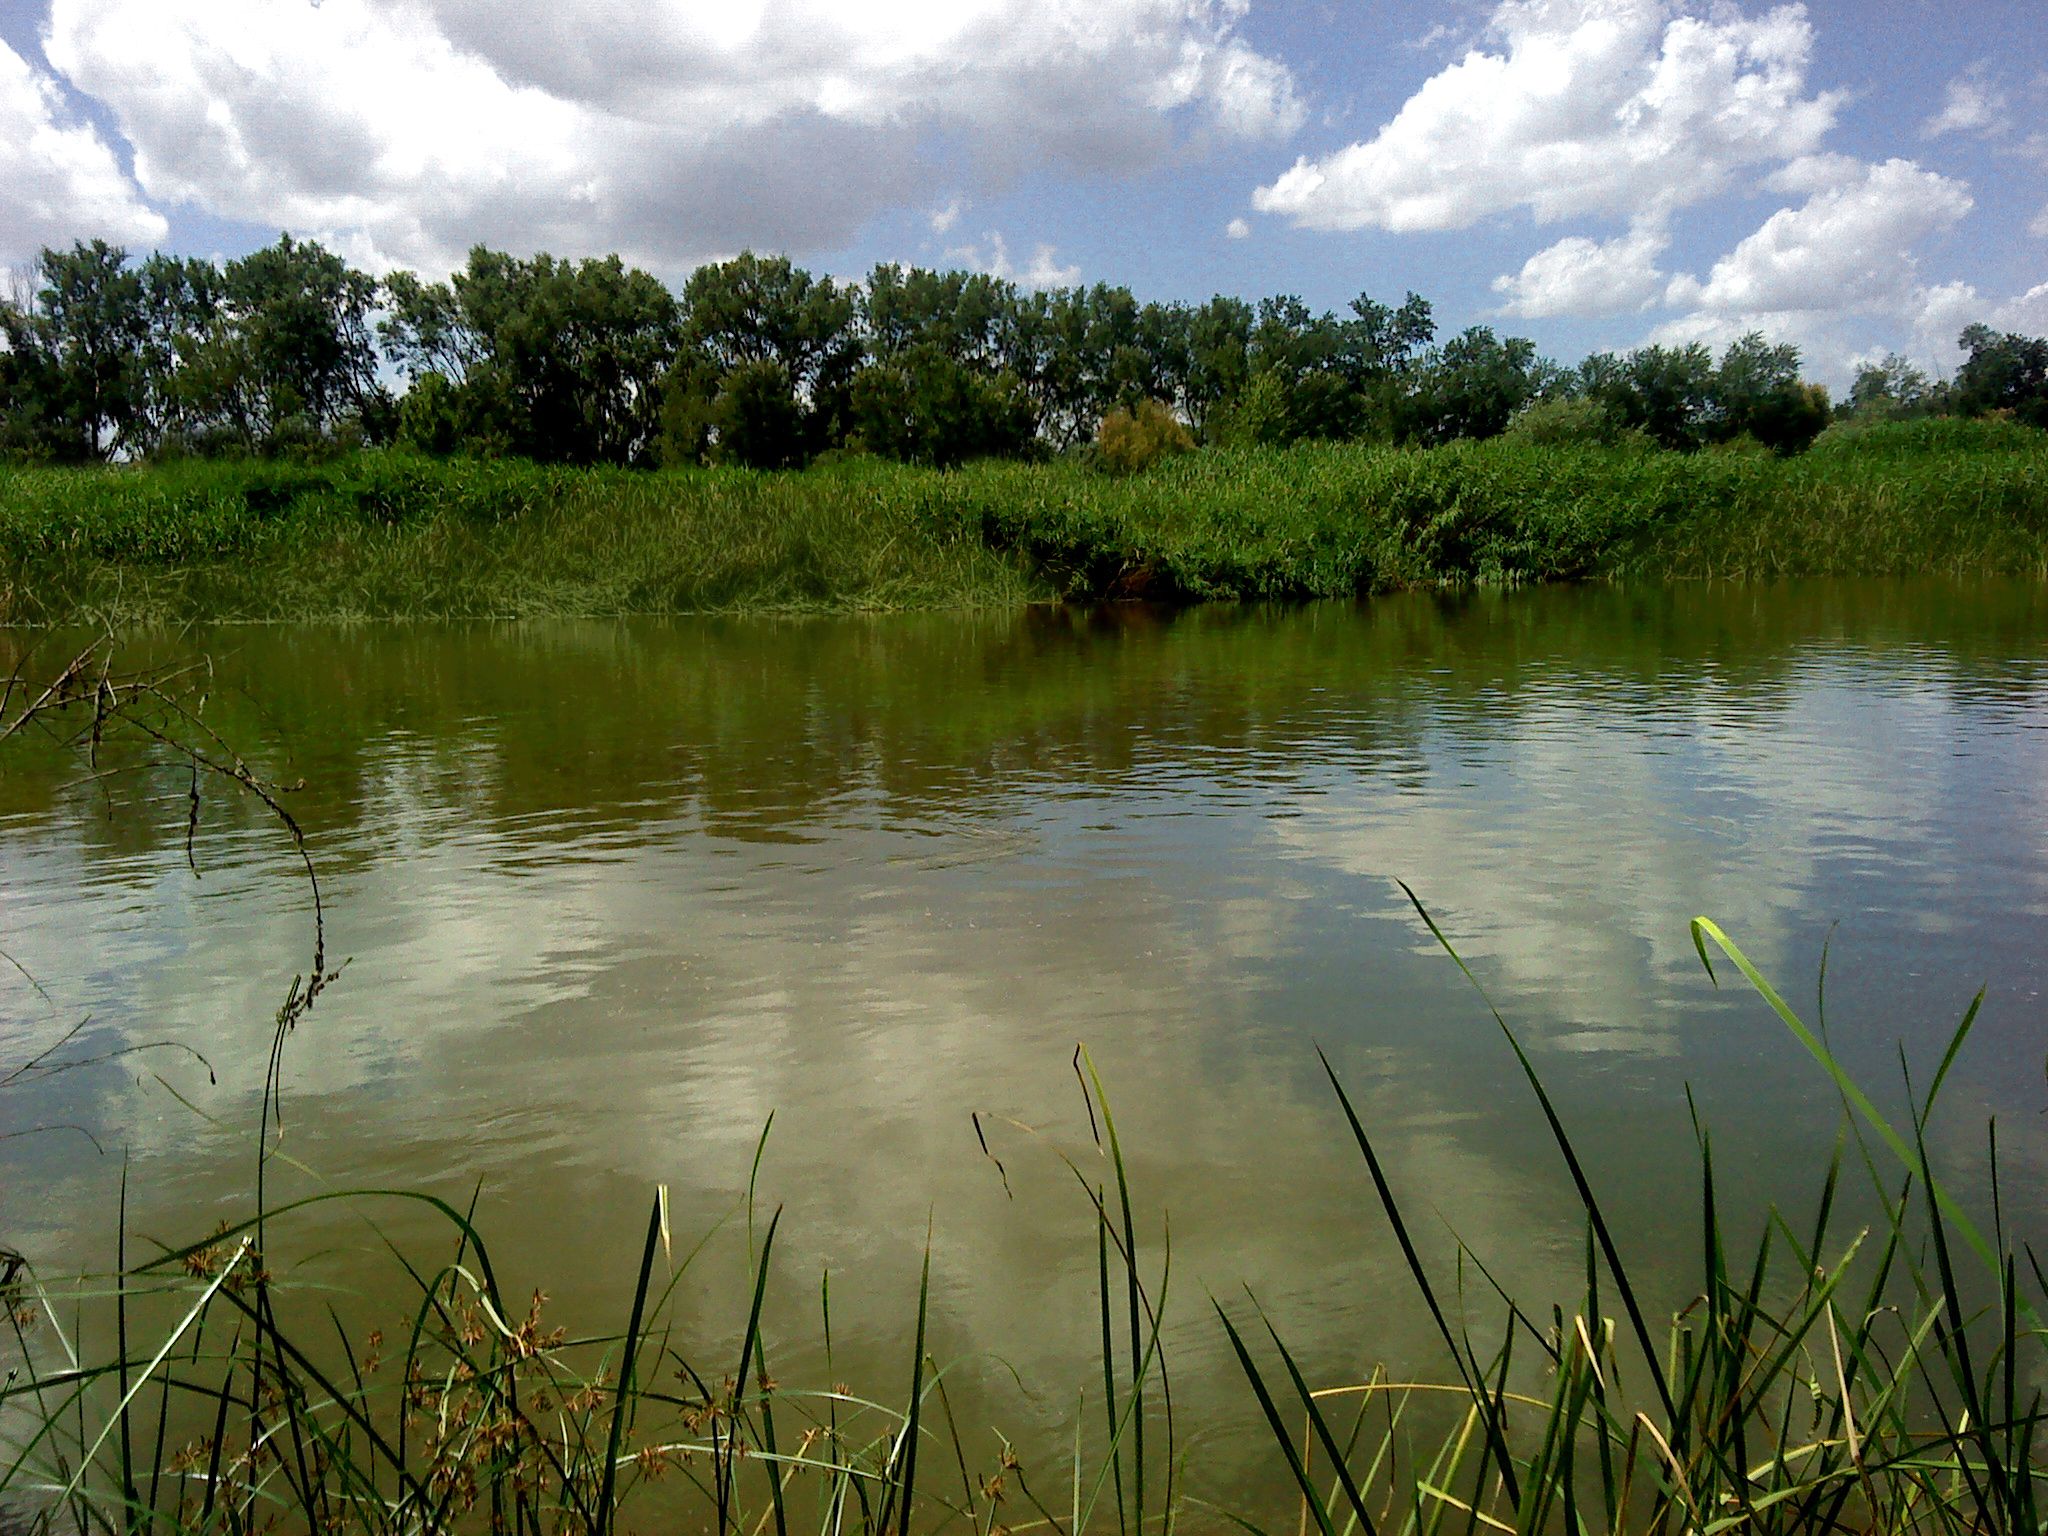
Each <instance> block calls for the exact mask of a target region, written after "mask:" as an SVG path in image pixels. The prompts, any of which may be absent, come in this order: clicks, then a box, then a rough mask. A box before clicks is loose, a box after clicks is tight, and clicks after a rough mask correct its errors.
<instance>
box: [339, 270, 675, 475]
mask: <svg viewBox="0 0 2048 1536" xmlns="http://www.w3.org/2000/svg"><path fill="white" fill-rule="evenodd" d="M385 288H386V291H387V293H388V295H389V298H390V306H389V307H390V313H389V314H388V316H387V317H386V318H385V319H384V320H383V321H382V322H381V324H380V326H379V334H380V335H381V337H382V338H383V341H384V346H385V349H386V351H387V352H388V353H389V355H390V356H391V358H392V360H393V361H394V362H395V363H396V364H397V365H398V366H399V367H400V368H401V369H402V370H404V372H405V373H406V374H407V376H408V377H409V378H410V379H412V380H413V381H414V383H415V384H417V383H418V381H420V380H421V379H424V378H425V377H427V376H428V375H430V374H432V375H437V376H439V377H440V378H441V379H443V380H444V381H445V386H446V391H447V393H448V394H449V395H450V397H451V398H450V399H449V400H447V401H445V402H444V401H440V400H437V401H436V402H435V405H434V407H433V411H434V414H435V415H436V417H437V418H438V424H437V427H436V430H435V432H434V433H433V434H430V436H432V438H433V441H434V442H435V443H437V444H440V445H442V446H438V447H437V448H436V449H435V450H434V451H440V452H448V451H454V450H457V449H460V450H462V451H466V452H470V453H479V454H516V455H519V456H521V457H524V458H531V459H536V460H539V461H541V462H543V463H559V464H639V465H645V464H651V463H652V462H653V461H654V459H655V456H656V443H657V439H658V437H659V433H660V410H661V400H662V391H661V380H662V378H663V376H664V375H665V374H666V373H667V371H668V369H669V366H670V363H671V360H672V359H673V357H674V355H675V347H676V331H677V313H676V303H675V299H674V296H673V295H671V294H670V293H669V291H668V289H667V288H665V287H664V286H663V285H662V284H661V283H660V281H658V280H657V279H656V278H654V277H653V276H651V275H650V274H648V273H646V272H642V271H639V270H638V269H635V268H629V267H627V266H626V265H625V264H624V263H623V262H621V261H620V260H619V259H618V258H617V257H616V256H612V257H607V258H605V259H604V260H602V261H597V260H592V261H583V262H573V261H557V260H556V259H555V258H554V257H552V256H548V255H545V254H543V255H539V256H535V257H534V258H532V259H531V260H530V261H524V260H519V259H517V258H515V257H511V256H507V255H504V254H502V253H499V252H496V251H490V250H486V249H485V248H483V247H482V246H479V247H477V248H476V249H475V250H473V251H471V252H470V253H469V261H468V264H467V265H466V266H465V267H464V268H463V270H462V271H460V272H458V273H456V274H455V276H454V277H453V278H452V279H451V280H450V281H449V282H447V283H423V282H421V281H420V280H419V279H418V278H416V277H414V276H412V275H411V274H409V273H396V274H394V275H393V276H392V277H391V278H389V279H388V280H387V281H386V284H385ZM451 434H452V436H451Z"/></svg>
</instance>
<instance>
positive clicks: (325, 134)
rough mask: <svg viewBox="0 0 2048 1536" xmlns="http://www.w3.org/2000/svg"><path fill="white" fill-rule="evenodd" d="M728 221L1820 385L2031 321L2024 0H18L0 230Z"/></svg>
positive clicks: (2042, 296) (3, 258)
mask: <svg viewBox="0 0 2048 1536" xmlns="http://www.w3.org/2000/svg"><path fill="white" fill-rule="evenodd" d="M280 231H289V232H291V233H293V234H295V235H301V236H311V237H314V238H318V239H320V240H323V241H325V242H326V243H328V244H330V245H331V246H333V247H334V248H336V249H338V250H341V251H342V252H344V253H345V254H347V255H348V256H349V257H350V258H351V259H353V260H355V261H356V262H358V263H359V264H361V265H363V266H365V267H367V268H370V269H371V270H375V271H379V272H383V271H388V270H391V269H393V268H399V267H404V268H410V269H413V270H418V271H423V272H427V273H432V274H437V275H438V274H440V273H445V272H446V271H448V270H450V269H451V268H452V267H453V266H455V265H456V264H458V263H459V262H460V261H461V259H462V256H463V253H464V252H465V251H466V250H467V249H468V248H469V247H470V246H471V245H473V244H476V243H479V242H481V243H484V244H488V245H491V246H494V247H497V248H500V249H506V250H511V251H514V252H517V253H522V254H524V253H530V252H533V251H539V250H546V251H551V252H553V253H555V254H557V255H576V256H580V255H599V254H606V253H610V252H614V251H616V252H619V253H620V254H622V255H624V256H625V257H627V258H628V259H629V260H631V261H634V262H637V263H639V264H641V265H644V266H647V267H649V268H651V269H652V270H654V271H656V272H658V273H660V274H661V275H663V276H664V277H667V278H669V279H670V280H672V281H673V280H680V279H681V278H682V277H683V276H685V275H687V273H688V272H689V271H690V269H691V268H693V267H694V266H696V265H698V264H699V263H701V262H704V261H707V260H714V259H718V258H722V257H725V256H730V255H732V254H734V253H736V252H738V251H740V250H742V249H747V248H751V249H754V250H757V251H779V252H784V253H787V254H788V255H790V256H791V257H792V258H794V259H796V260H797V261H799V262H801V263H802V264H804V265H806V266H808V267H811V268H812V269H814V270H817V271H821V272H826V273H831V274H835V275H839V276H847V277H851V276H858V275H860V274H862V273H864V272H866V271H868V270H869V269H871V268H872V267H873V266H874V265H875V264H876V263H878V262H906V263H918V264H923V265H938V266H965V267H972V268H975V269H979V270H984V271H990V272H995V273H998V274H1001V275H1004V276H1008V277H1011V278H1014V279H1016V280H1018V281H1020V282H1024V283H1029V284H1035V285H1040V286H1044V285H1054V284H1066V283H1074V282H1091V283H1092V282H1097V281H1103V282H1112V283H1124V284H1128V285H1129V286H1130V287H1132V288H1133V289H1135V290H1136V291H1137V292H1138V294H1139V295H1140V296H1141V297H1143V298H1157V299H1189V300H1199V299H1202V298H1206V297H1207V296H1208V295H1210V294H1211V293H1217V292H1222V293H1233V294H1239V295H1243V296H1246V297H1258V296H1261V295H1265V294H1273V293H1293V294H1298V295H1299V296H1301V297H1302V298H1304V299H1306V300H1307V301H1308V302H1309V303H1310V304H1312V305H1314V306H1315V307H1317V308H1319V309H1320V308H1336V309H1342V307H1343V306H1344V305H1345V304H1346V303H1348V302H1349V300H1350V299H1351V298H1353V297H1354V296H1356V295H1357V294H1359V293H1361V292H1365V293H1370V294H1371V295H1373V296H1374V297H1375V298H1380V299H1384V300H1390V301H1398V300H1399V299H1400V297H1401V296H1402V295H1403V294H1404V293H1405V292H1407V291H1409V290H1411V289H1412V290H1414V291H1417V292H1420V293H1421V294H1422V295H1423V296H1424V297H1426V298H1428V299H1430V300H1431V301H1432V302H1433V303H1434V304H1435V306H1436V313H1437V318H1438V322H1439V325H1440V327H1441V328H1442V329H1443V330H1444V331H1446V332H1448V331H1452V330H1457V329H1461V328H1463V327H1465V326H1468V325H1490V326H1493V327H1494V328H1495V329H1496V330H1498V331H1501V332H1504V333H1512V334H1517V335H1526V336H1529V337H1532V338H1533V339H1535V341H1536V342H1537V343H1538V344H1539V346H1540V347H1541V348H1542V349H1543V350H1544V351H1545V352H1547V353H1549V354H1551V355H1553V356H1556V357H1559V358H1561V359H1564V360H1567V361H1572V360H1576V359H1577V358H1578V357H1580V356H1582V355H1584V354H1585V353H1586V352H1588V351H1591V350H1595V349H1599V348H1606V347H1629V346H1635V345H1639V344H1642V343H1645V342H1653V341H1654V342H1685V341H1693V340H1702V341H1706V342H1709V343H1711V344H1714V345H1716V346H1719V345H1721V344H1724V343H1725V342H1727V341H1728V340H1731V339H1733V338H1734V337H1736V336H1739V335H1741V334H1743V333H1745V332H1747V331H1750V330H1762V331H1764V332H1765V333H1766V334H1768V335H1769V336H1771V337H1772V338H1773V339H1774V340H1786V341H1791V342H1794V343H1796V344H1798V345H1799V346H1800V347H1801V348H1802V350H1803V351H1804V353H1805V356H1806V360H1807V370H1808V372H1809V374H1810V375H1811V376H1813V377H1815V378H1818V379H1821V380H1823V381H1827V382H1830V383H1833V384H1835V385H1836V386H1837V387H1840V385H1842V384H1843V383H1845V382H1846V381H1847V379H1848V378H1849V377H1851V376H1852V375H1853V372H1854V369H1855V367H1856V366H1857V365H1858V364H1859V363H1860V362H1862V361H1866V360H1869V359H1871V358H1874V357H1876V356H1878V355H1880V354H1882V353H1884V352H1886V351H1889V350H1898V351H1901V352H1904V353H1906V354H1907V355H1909V356H1911V357H1913V358H1915V359H1916V360H1918V361H1920V362H1921V363H1922V364H1923V365H1925V366H1928V367H1930V368H1932V369H1934V370H1937V371H1947V370H1949V369H1952V368H1953V366H1954V364H1955V362H1956V361H1957V359H1958V356H1959V353H1958V351H1957V348H1956V342H1955V338H1956V334H1957V333H1958V332H1959V331H1960V330H1961V328H1962V327H1963V326H1964V325H1966V324H1969V323H1971V322H1973V321H1983V322H1986V323H1989V324H1992V325H1994V326H1997V327H1999V328H2000V329H2008V330H2022V331H2027V332H2029V333H2030V334H2042V333H2048V3H2044V0H1808V3H1806V4H1803V5H1802V4H1771V3H1759V0H1437V3H1433V4H1425V3H1421V0H1352V3H1348V4H1346V3H1326V0H887V3H870V0H836V3H834V0H544V3H543V0H520V3H508V0H0V263H5V264H10V265H13V264H20V263H22V262H25V261H27V260H29V259H31V258H32V257H33V255H34V253H35V252H36V250H37V249H39V248H40V247H42V246H44V245H46V244H68V243H69V242H70V241H72V240H74V239H77V238H81V237H91V236H101V237H104V238H107V239H110V240H114V241H117V242H120V243H123V244H125V245H127V246H129V247H130V248H131V249H133V250H137V251H140V250H146V249H150V248H161V249H165V250H172V251H179V252H184V253H189V254H194V255H213V256H232V255H236V254H239V253H241V252H243V251H247V250H250V249H253V248H255V247H257V246H259V245H262V244H266V243H268V242H270V241H272V240H275V239H276V238H277V235H278V234H279V232H280Z"/></svg>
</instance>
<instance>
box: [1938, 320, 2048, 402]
mask: <svg viewBox="0 0 2048 1536" xmlns="http://www.w3.org/2000/svg"><path fill="white" fill-rule="evenodd" d="M1961 342H1962V347H1963V350H1964V351H1965V352H1966V353H1968V354H1969V355H1968V357H1966V358H1965V359H1964V360H1963V366H1962V367H1961V368H1959V369H1958V370H1957V371H1956V382H1955V400H1956V405H1957V408H1958V409H1959V410H1961V411H1962V413H1963V414H1964V415H1966V416H1982V415H1985V414H1988V413H1989V412H1992V411H2010V412H2011V413H2012V415H2013V418H2014V419H2015V420H2017V421H2021V422H2024V423H2026V424H2027V425H2028V426H2031V427H2048V338H2043V337H2039V336H2021V335H2018V334H2016V333H2013V332H2009V331H2008V332H2005V333H2003V334H2001V333H2000V332H1997V331H1994V330H1992V329H1991V327H1990V326H1988V325H1973V326H1970V327H1969V328H1968V329H1966V330H1965V331H1964V332H1963V334H1962V337H1961Z"/></svg>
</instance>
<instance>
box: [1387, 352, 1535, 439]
mask: <svg viewBox="0 0 2048 1536" xmlns="http://www.w3.org/2000/svg"><path fill="white" fill-rule="evenodd" d="M1536 362H1537V358H1536V344H1535V343H1534V342H1532V341H1528V340H1525V339H1524V338H1522V337H1519V336H1511V337H1509V338H1508V339H1507V340H1505V341H1503V340H1501V339H1500V338H1499V337H1497V336H1495V335H1494V334H1493V331H1492V330H1491V329H1490V328H1488V327H1487V326H1483V325H1475V326H1473V327H1472V328H1471V329H1469V330H1467V331H1463V332H1461V333H1460V334H1458V335H1456V336H1454V337H1452V338H1451V339H1450V340H1449V341H1447V342H1445V343H1444V344H1443V346H1442V347H1441V348H1439V349H1438V350H1437V351H1436V352H1435V353H1434V354H1432V355H1431V356H1430V357H1429V358H1428V359H1427V360H1426V361H1425V362H1424V363H1423V364H1422V365H1421V367H1420V368H1419V369H1418V370H1417V375H1416V382H1415V390H1414V395H1413V397H1412V404H1411V407H1410V410H1409V425H1408V431H1407V433H1406V434H1405V435H1407V436H1410V437H1413V438H1415V439H1416V440H1418V441H1421V442H1425V443H1447V442H1450V441H1451V440H1452V439H1453V438H1460V437H1470V438H1484V437H1494V436H1497V435H1498V434H1500V433H1501V432H1504V431H1506V430H1507V425H1508V423H1509V422H1510V421H1511V420H1513V419H1514V415H1515V413H1516V412H1517V411H1519V410H1520V409H1521V408H1522V407H1523V406H1524V405H1526V404H1528V403H1529V401H1530V400H1532V399H1534V398H1535V396H1536V390H1537V381H1536V374H1535V367H1536Z"/></svg>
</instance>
